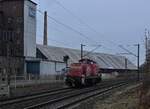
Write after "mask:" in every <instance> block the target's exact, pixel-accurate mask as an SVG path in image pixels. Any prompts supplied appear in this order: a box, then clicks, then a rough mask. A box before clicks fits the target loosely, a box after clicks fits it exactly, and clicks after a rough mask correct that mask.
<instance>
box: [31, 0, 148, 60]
mask: <svg viewBox="0 0 150 109" xmlns="http://www.w3.org/2000/svg"><path fill="white" fill-rule="evenodd" d="M33 1H35V2H36V3H38V9H40V10H42V11H44V10H47V11H48V15H49V16H52V17H53V18H55V19H57V20H59V21H61V22H62V23H64V24H66V25H69V26H71V27H72V28H74V29H75V30H77V31H79V32H81V33H83V34H84V35H86V36H87V37H89V38H84V37H82V36H80V35H79V34H77V33H75V32H73V31H71V30H70V29H67V28H65V27H64V26H62V25H59V24H57V23H55V22H54V21H53V20H50V19H49V20H48V22H49V23H48V34H49V45H54V46H62V47H69V48H78V49H79V48H80V44H81V43H83V44H86V45H87V46H86V47H85V49H87V50H91V49H92V48H93V45H98V44H101V45H102V47H101V48H99V49H98V50H97V52H105V53H112V54H116V53H120V52H124V51H123V50H121V49H120V48H119V47H118V45H121V44H122V45H124V46H125V47H127V48H128V49H130V50H131V51H133V52H135V53H136V47H134V46H132V45H133V44H136V43H140V44H141V49H142V50H141V61H142V62H143V61H144V55H145V54H144V29H145V28H148V29H149V28H150V23H149V20H150V12H149V10H150V6H149V4H150V1H149V0H57V1H59V2H60V3H61V4H62V5H63V6H64V7H65V8H67V9H68V10H70V11H71V12H72V13H74V15H76V16H77V17H79V18H80V19H82V21H84V22H86V23H87V24H88V25H89V26H90V27H92V28H94V29H95V30H96V31H97V32H98V33H96V32H94V31H93V30H91V29H90V28H88V27H87V26H86V25H84V24H83V23H82V22H79V21H78V20H77V18H76V17H75V16H73V15H71V14H69V13H68V12H67V11H66V10H64V9H63V8H62V7H61V6H60V5H58V4H57V2H56V1H55V0H33ZM37 15H38V20H37V22H38V25H37V43H42V35H43V16H42V14H40V13H39V12H38V13H37ZM126 45H130V46H126ZM130 59H131V60H132V61H133V62H135V58H134V57H132V56H130Z"/></svg>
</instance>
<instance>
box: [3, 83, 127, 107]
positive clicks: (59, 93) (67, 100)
mask: <svg viewBox="0 0 150 109" xmlns="http://www.w3.org/2000/svg"><path fill="white" fill-rule="evenodd" d="M126 83H127V82H126ZM121 84H122V85H123V84H125V82H124V81H119V82H118V81H113V82H112V81H104V82H102V83H100V84H99V85H97V86H94V87H87V88H82V89H69V88H65V89H64V90H63V89H62V90H56V91H52V92H49V93H41V94H39V95H32V96H28V97H24V98H19V99H12V100H8V101H4V102H1V103H0V109H45V108H48V109H53V108H54V109H57V108H60V109H64V108H65V107H67V106H70V105H73V104H74V103H76V102H78V101H82V100H83V99H86V98H87V99H88V98H89V97H92V96H94V95H95V94H99V93H103V92H104V91H107V90H108V89H109V90H111V89H112V88H115V86H116V87H119V86H118V85H121ZM101 91H102V92H101ZM79 98H80V99H79ZM62 104H63V105H62Z"/></svg>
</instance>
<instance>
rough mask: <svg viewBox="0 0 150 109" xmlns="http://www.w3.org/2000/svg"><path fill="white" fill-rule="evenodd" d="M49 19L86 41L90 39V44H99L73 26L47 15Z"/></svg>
mask: <svg viewBox="0 0 150 109" xmlns="http://www.w3.org/2000/svg"><path fill="white" fill-rule="evenodd" d="M37 11H38V12H39V13H41V14H42V15H44V12H42V11H41V10H39V9H37ZM47 17H48V18H49V19H51V20H53V21H55V22H56V23H58V24H60V25H62V26H64V27H65V28H67V29H69V30H71V31H73V32H75V33H76V34H78V35H79V36H81V37H84V39H86V40H87V39H88V40H89V42H91V41H93V42H94V43H97V42H95V41H94V40H93V39H92V38H89V37H88V36H87V35H85V34H84V33H82V32H80V31H78V30H76V29H74V28H72V27H71V26H69V25H67V24H64V23H62V22H61V21H59V20H57V19H55V18H53V17H51V16H49V15H47Z"/></svg>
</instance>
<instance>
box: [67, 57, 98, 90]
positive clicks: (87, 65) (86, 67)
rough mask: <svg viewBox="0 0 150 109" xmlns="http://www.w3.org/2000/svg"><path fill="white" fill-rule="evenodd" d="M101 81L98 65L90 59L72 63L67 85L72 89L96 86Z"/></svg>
mask: <svg viewBox="0 0 150 109" xmlns="http://www.w3.org/2000/svg"><path fill="white" fill-rule="evenodd" d="M100 81H101V72H100V70H99V67H98V65H97V63H96V62H95V61H93V60H90V59H82V60H79V62H78V63H72V64H71V65H70V69H69V71H68V72H67V74H66V80H65V82H66V85H68V86H70V87H78V86H87V85H95V84H97V83H99V82H100Z"/></svg>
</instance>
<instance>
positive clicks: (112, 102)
mask: <svg viewBox="0 0 150 109" xmlns="http://www.w3.org/2000/svg"><path fill="white" fill-rule="evenodd" d="M141 85H142V84H141V83H138V84H129V85H126V86H122V87H119V88H118V89H115V90H113V91H111V92H109V93H108V94H104V95H103V96H102V95H100V96H97V97H94V98H91V99H89V100H87V101H85V102H83V103H81V104H80V105H78V106H77V107H75V108H74V109H78V108H79V107H80V109H138V107H139V105H140V88H141Z"/></svg>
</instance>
